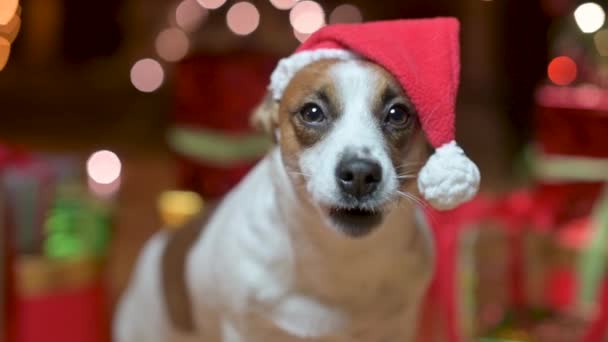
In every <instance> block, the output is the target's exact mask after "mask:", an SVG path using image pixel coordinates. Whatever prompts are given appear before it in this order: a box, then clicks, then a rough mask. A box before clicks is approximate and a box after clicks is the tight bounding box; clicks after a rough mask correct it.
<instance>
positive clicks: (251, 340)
mask: <svg viewBox="0 0 608 342" xmlns="http://www.w3.org/2000/svg"><path fill="white" fill-rule="evenodd" d="M283 168H284V166H283V164H282V161H281V158H280V154H279V153H278V150H275V151H273V152H272V153H271V154H270V155H269V156H268V157H266V158H265V159H264V160H263V161H262V162H261V163H260V164H259V165H258V166H257V167H256V168H255V169H254V170H253V172H251V173H250V174H249V175H248V176H247V177H246V178H245V179H244V181H243V182H242V183H241V184H240V185H239V186H238V187H236V188H235V189H234V190H233V191H232V192H231V193H230V194H229V195H228V196H227V198H226V199H225V202H224V204H223V205H222V206H220V207H219V208H218V209H217V212H216V213H215V215H214V216H213V217H212V219H211V220H210V222H209V224H208V226H207V228H206V232H205V233H204V235H203V236H202V238H200V239H199V240H198V241H197V242H196V243H195V245H194V247H193V249H192V251H191V253H190V255H189V256H188V264H187V283H188V285H189V288H190V291H191V295H192V304H193V307H194V317H195V319H196V325H197V327H198V331H197V334H196V335H192V336H190V335H184V334H182V333H180V332H178V331H175V330H174V328H173V327H172V326H171V324H170V323H169V322H168V320H167V317H166V313H165V311H164V310H165V308H164V304H163V303H164V302H163V300H164V299H163V298H162V293H161V292H162V291H161V290H160V274H159V271H160V266H159V264H160V263H159V258H160V253H161V251H162V248H163V247H164V241H165V236H164V234H162V233H161V234H159V235H157V236H156V237H155V238H154V239H152V240H151V241H150V242H149V243H148V245H147V247H146V249H145V250H144V252H143V254H142V256H141V259H140V262H139V264H138V266H137V271H136V272H135V275H134V278H133V281H132V284H131V285H130V287H129V289H128V291H127V292H126V293H125V295H124V297H123V299H122V303H121V305H120V307H119V313H118V315H117V316H116V320H115V325H114V326H115V336H114V338H115V339H114V340H115V341H116V342H139V341H145V342H193V341H209V342H217V341H222V342H271V341H281V342H284V341H304V340H306V341H329V342H339V341H340V342H341V341H351V340H353V339H354V337H353V336H355V335H357V336H365V337H364V338H363V339H355V340H360V341H370V342H372V341H384V339H387V338H388V340H390V341H392V340H402V341H408V340H409V337H410V336H411V334H412V333H413V328H414V324H415V317H416V312H417V309H418V302H419V300H420V298H421V297H422V293H423V291H424V289H425V288H426V285H427V283H428V280H429V276H430V274H431V273H432V248H431V241H430V238H429V234H428V231H427V228H426V227H425V226H420V225H417V224H415V223H414V221H415V220H414V208H413V207H411V206H409V205H407V204H404V205H403V206H401V207H400V209H398V210H397V209H396V210H393V211H391V212H390V213H389V215H388V217H387V218H386V219H385V221H384V223H383V224H382V226H381V227H379V228H378V229H377V231H376V232H375V233H373V234H372V236H370V237H367V238H365V239H357V240H351V239H348V238H345V237H343V236H341V235H339V234H338V233H336V232H335V231H332V230H331V229H330V228H329V227H327V226H326V225H325V223H324V222H323V221H322V220H321V219H320V217H319V216H318V214H317V213H316V211H315V209H314V208H311V207H309V206H306V205H304V204H303V203H302V202H301V201H300V200H299V198H298V197H297V196H296V194H295V192H294V189H293V187H292V185H291V183H290V181H289V179H288V177H287V175H286V173H285V171H284V169H283ZM244 204H246V205H244ZM417 230H418V233H420V230H422V231H423V232H422V236H424V239H422V240H420V241H418V243H417V244H415V245H411V244H410V242H411V240H412V238H413V236H414V235H415V234H417Z"/></svg>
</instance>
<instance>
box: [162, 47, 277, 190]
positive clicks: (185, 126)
mask: <svg viewBox="0 0 608 342" xmlns="http://www.w3.org/2000/svg"><path fill="white" fill-rule="evenodd" d="M275 64H276V59H275V58H273V57H269V56H266V55H261V54H257V53H253V52H248V51H243V52H234V53H230V54H223V55H205V56H196V57H192V58H189V59H187V60H184V61H182V62H181V63H180V64H179V65H178V66H177V70H176V82H175V100H174V102H175V103H174V109H173V113H172V120H173V122H172V125H173V131H172V132H175V130H182V131H184V130H185V131H187V132H188V134H190V135H195V136H196V135H198V136H199V137H203V138H205V139H206V140H207V141H209V140H210V139H217V138H218V137H220V138H221V141H218V142H217V143H216V144H215V150H216V151H207V152H213V153H211V154H215V155H216V156H217V154H222V153H225V154H226V156H225V158H224V159H225V160H221V161H218V159H217V158H215V159H214V158H205V156H204V153H203V152H204V151H202V147H200V148H198V150H197V151H195V152H197V154H198V152H200V155H197V156H194V155H193V154H192V153H190V154H189V153H187V152H185V151H184V150H183V149H182V148H180V146H179V143H176V142H175V139H173V140H171V138H170V145H171V147H172V149H173V151H174V152H175V153H176V155H177V160H178V172H179V186H180V187H181V188H186V189H190V190H194V191H197V192H199V193H200V194H201V195H203V197H207V198H218V197H221V196H222V195H224V194H225V193H226V192H228V191H229V190H230V189H231V188H232V187H233V186H235V185H236V184H237V183H238V182H239V181H240V180H241V178H242V177H243V176H244V175H245V174H247V172H248V171H249V170H250V169H251V167H252V166H253V165H254V164H255V163H256V162H257V160H258V159H259V158H260V157H261V156H263V154H264V153H265V151H266V147H263V146H262V148H260V149H258V151H254V153H251V152H248V153H240V152H239V149H240V148H242V149H243V150H247V149H249V150H251V141H260V140H259V139H256V136H259V132H255V131H254V130H253V128H252V127H251V125H250V120H249V116H250V113H251V112H252V110H253V109H254V108H255V106H256V105H257V104H258V103H259V102H260V101H261V99H262V98H263V97H264V94H265V92H266V87H267V85H268V82H269V77H270V73H271V72H272V70H273V68H274V66H275ZM171 136H175V134H173V135H172V134H170V137H171ZM210 136H212V137H210ZM227 144H230V145H231V149H230V150H229V151H226V146H225V145H227ZM207 148H208V147H207ZM194 149H195V150H196V149H197V147H195V148H194ZM212 149H213V146H212ZM222 149H223V150H222ZM235 150H236V155H233V156H231V155H228V153H234V152H235ZM201 155H202V157H201Z"/></svg>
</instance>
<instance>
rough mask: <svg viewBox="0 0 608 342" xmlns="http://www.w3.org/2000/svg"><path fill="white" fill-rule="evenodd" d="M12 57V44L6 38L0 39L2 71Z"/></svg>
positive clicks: (0, 65) (0, 68) (0, 69)
mask: <svg viewBox="0 0 608 342" xmlns="http://www.w3.org/2000/svg"><path fill="white" fill-rule="evenodd" d="M10 55H11V43H10V42H9V41H8V40H7V39H6V38H4V37H0V71H2V70H3V69H4V67H5V66H6V63H8V57H9V56H10Z"/></svg>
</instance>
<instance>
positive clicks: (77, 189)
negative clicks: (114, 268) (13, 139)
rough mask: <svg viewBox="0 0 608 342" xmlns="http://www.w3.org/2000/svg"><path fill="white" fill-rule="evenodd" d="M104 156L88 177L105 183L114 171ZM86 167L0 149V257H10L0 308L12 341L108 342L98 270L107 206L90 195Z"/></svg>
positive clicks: (108, 221) (106, 237) (96, 158)
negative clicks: (6, 315) (7, 315)
mask: <svg viewBox="0 0 608 342" xmlns="http://www.w3.org/2000/svg"><path fill="white" fill-rule="evenodd" d="M102 152H104V153H105V154H104V153H101V154H99V152H98V153H97V154H94V155H93V157H91V158H90V159H89V165H88V172H89V176H91V177H95V178H96V180H97V181H100V182H109V181H112V180H113V179H115V178H116V177H118V176H119V174H120V168H118V173H117V169H116V165H117V164H116V160H117V158H113V157H115V155H113V154H111V153H109V151H102ZM108 156H109V157H110V158H107V157H108ZM108 161H109V163H108ZM108 164H109V166H110V167H109V168H108ZM118 165H119V164H118ZM84 169H85V167H84V162H83V161H82V160H80V159H79V158H74V157H71V156H68V157H64V156H53V155H44V154H34V153H30V152H25V151H21V150H18V149H11V148H5V147H3V146H0V199H1V201H0V202H1V207H0V209H2V210H0V224H1V229H2V237H8V239H6V240H5V239H2V244H3V246H2V253H6V251H10V252H11V253H10V254H9V255H8V257H6V256H4V257H3V258H2V261H3V263H4V262H5V261H8V264H3V265H4V266H5V267H3V269H2V271H3V278H5V279H3V280H4V281H3V283H2V285H3V286H2V293H1V296H2V297H0V298H1V299H2V300H0V304H2V309H3V310H5V306H6V305H7V303H8V304H10V305H11V307H10V308H9V309H8V310H10V318H11V320H10V321H9V323H8V324H9V325H10V328H11V329H12V330H11V331H12V334H11V336H10V338H11V339H10V341H11V342H13V341H18V342H35V341H42V340H44V341H51V342H55V341H57V342H59V341H61V342H65V341H73V342H77V341H100V342H101V341H108V339H109V336H108V333H107V332H108V317H109V316H108V314H109V311H108V307H107V298H106V294H105V286H104V280H103V274H104V273H103V267H104V261H105V257H106V254H107V251H108V249H109V241H110V237H111V226H112V213H113V204H112V202H110V201H106V200H103V199H98V198H95V197H93V196H91V195H90V194H89V193H88V190H87V186H86V182H84V180H83V178H84V177H83V176H84V172H83V170H84ZM7 242H8V245H7V246H5V244H6V243H7ZM6 270H8V272H7V271H6ZM7 280H8V282H5V281H7ZM7 293H9V294H10V296H8V295H7ZM49 313H52V315H49Z"/></svg>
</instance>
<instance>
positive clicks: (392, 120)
mask: <svg viewBox="0 0 608 342" xmlns="http://www.w3.org/2000/svg"><path fill="white" fill-rule="evenodd" d="M385 122H386V123H389V124H391V125H393V126H395V127H405V126H406V125H407V124H408V123H409V122H410V113H409V112H408V110H407V108H405V106H404V105H401V104H396V105H393V106H392V107H390V108H389V110H388V112H387V113H386V119H385Z"/></svg>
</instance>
